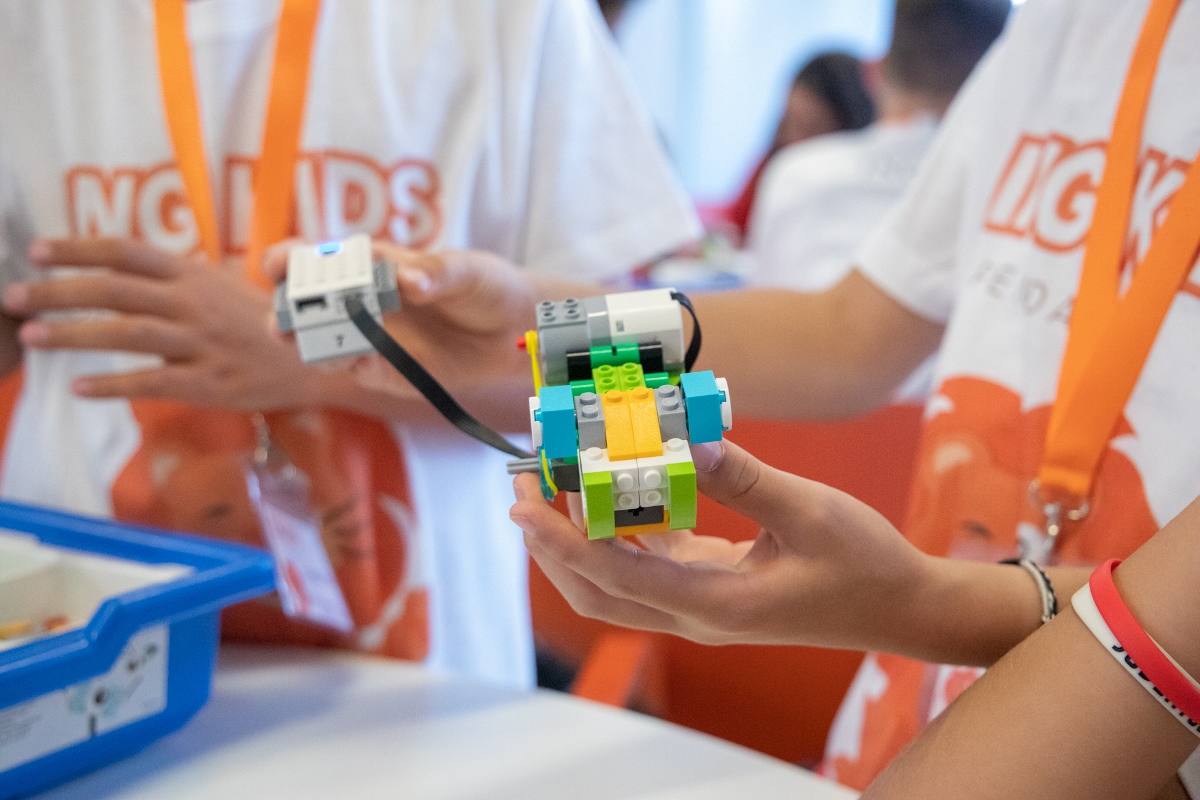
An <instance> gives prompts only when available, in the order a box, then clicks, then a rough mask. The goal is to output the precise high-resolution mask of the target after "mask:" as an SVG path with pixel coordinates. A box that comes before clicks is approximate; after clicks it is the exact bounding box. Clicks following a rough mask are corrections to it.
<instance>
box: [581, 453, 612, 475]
mask: <svg viewBox="0 0 1200 800" xmlns="http://www.w3.org/2000/svg"><path fill="white" fill-rule="evenodd" d="M579 471H580V473H581V474H582V473H587V472H612V462H610V461H609V460H608V451H607V450H605V449H604V448H601V447H589V448H588V449H587V450H583V451H582V452H580V453H579Z"/></svg>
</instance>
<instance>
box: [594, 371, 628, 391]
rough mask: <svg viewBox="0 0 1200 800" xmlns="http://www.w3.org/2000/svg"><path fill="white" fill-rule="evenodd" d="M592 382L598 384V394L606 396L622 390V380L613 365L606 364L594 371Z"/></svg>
mask: <svg viewBox="0 0 1200 800" xmlns="http://www.w3.org/2000/svg"><path fill="white" fill-rule="evenodd" d="M592 382H593V383H594V384H596V394H604V393H605V392H611V391H612V390H613V389H620V388H621V380H620V379H619V378H618V377H617V368H616V367H614V366H612V365H611V364H604V365H602V366H599V367H596V368H595V369H594V370H592Z"/></svg>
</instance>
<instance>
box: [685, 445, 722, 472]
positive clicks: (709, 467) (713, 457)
mask: <svg viewBox="0 0 1200 800" xmlns="http://www.w3.org/2000/svg"><path fill="white" fill-rule="evenodd" d="M724 455H725V448H723V447H722V446H721V443H720V442H702V443H700V444H694V445H692V462H693V463H695V465H696V471H697V472H712V471H713V470H714V469H716V468H717V464H720V463H721V457H722V456H724Z"/></svg>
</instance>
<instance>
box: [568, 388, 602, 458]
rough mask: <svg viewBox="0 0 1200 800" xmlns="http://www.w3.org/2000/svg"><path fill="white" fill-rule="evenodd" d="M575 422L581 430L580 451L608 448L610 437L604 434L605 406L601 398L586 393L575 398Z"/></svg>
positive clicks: (592, 393)
mask: <svg viewBox="0 0 1200 800" xmlns="http://www.w3.org/2000/svg"><path fill="white" fill-rule="evenodd" d="M575 421H576V424H577V426H578V429H579V449H580V450H587V449H588V448H591V447H601V448H604V447H608V436H607V434H605V432H604V406H603V405H602V404H601V403H600V396H599V395H597V394H596V393H594V392H584V393H583V394H581V395H579V396H578V397H576V398H575Z"/></svg>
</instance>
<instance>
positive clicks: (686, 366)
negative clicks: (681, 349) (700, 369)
mask: <svg viewBox="0 0 1200 800" xmlns="http://www.w3.org/2000/svg"><path fill="white" fill-rule="evenodd" d="M671 299H672V300H674V301H676V302H677V303H679V305H681V306H683V307H684V308H686V309H687V311H688V313H689V314H691V315H692V343H691V344H689V345H688V349H687V353H686V354H684V356H683V371H684V372H691V371H692V367H693V366H695V364H696V359H697V358H699V357H700V319H699V317H697V316H696V309H694V308H692V301H691V300H689V299H688V297H687V295H686V294H684V293H683V292H671Z"/></svg>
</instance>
